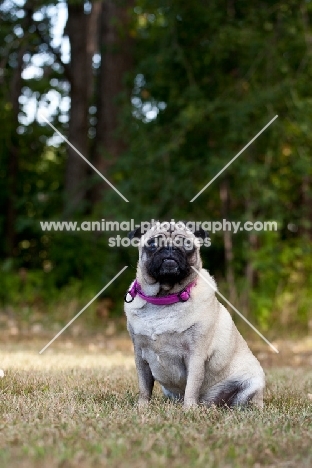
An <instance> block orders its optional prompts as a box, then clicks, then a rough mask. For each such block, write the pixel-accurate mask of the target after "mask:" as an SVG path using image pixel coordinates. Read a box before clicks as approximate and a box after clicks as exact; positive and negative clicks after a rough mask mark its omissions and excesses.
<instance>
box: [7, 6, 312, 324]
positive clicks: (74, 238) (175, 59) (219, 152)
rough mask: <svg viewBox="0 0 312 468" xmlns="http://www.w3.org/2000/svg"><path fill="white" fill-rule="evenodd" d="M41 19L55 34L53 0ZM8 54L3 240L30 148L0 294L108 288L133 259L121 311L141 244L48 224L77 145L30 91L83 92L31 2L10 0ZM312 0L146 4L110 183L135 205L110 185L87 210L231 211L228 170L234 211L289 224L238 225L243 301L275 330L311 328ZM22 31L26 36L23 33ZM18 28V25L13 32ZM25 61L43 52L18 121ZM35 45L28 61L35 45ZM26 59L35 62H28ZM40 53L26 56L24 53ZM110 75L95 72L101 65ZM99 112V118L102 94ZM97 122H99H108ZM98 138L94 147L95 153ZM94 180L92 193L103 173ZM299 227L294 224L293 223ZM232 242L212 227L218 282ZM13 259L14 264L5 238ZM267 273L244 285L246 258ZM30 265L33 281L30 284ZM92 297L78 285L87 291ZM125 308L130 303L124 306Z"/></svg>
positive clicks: (120, 214)
mask: <svg viewBox="0 0 312 468" xmlns="http://www.w3.org/2000/svg"><path fill="white" fill-rule="evenodd" d="M36 5H37V6H36V8H37V11H38V12H40V14H41V15H42V21H41V22H40V27H41V30H42V33H43V34H44V35H45V37H48V38H49V40H50V41H51V24H52V18H51V15H50V14H49V7H51V6H53V5H54V2H38V4H36ZM1 11H2V13H3V15H4V19H5V22H4V27H3V28H1V31H0V39H1V44H4V45H3V46H2V47H1V51H0V52H1V56H2V57H4V63H5V67H4V68H3V75H2V76H3V86H1V87H0V104H1V108H2V109H3V112H2V113H1V115H0V125H1V132H0V139H1V150H0V163H1V169H0V181H1V184H0V195H1V197H0V208H1V209H0V232H1V234H2V236H5V231H6V219H7V218H6V214H5V212H6V205H7V201H8V199H9V197H10V185H9V175H8V168H9V160H10V145H11V143H12V141H14V142H15V145H16V147H17V148H18V155H19V156H18V159H19V173H18V181H19V182H18V187H17V198H16V207H15V208H16V211H17V218H16V226H15V228H16V232H17V243H16V247H15V251H14V259H13V260H12V262H13V263H12V267H11V269H10V271H9V272H4V273H3V275H2V278H1V279H0V281H1V286H2V291H1V300H2V302H3V303H8V302H11V303H14V304H16V305H17V304H18V303H20V302H21V301H23V300H25V301H27V302H29V301H30V302H31V301H32V300H33V299H34V298H35V297H37V296H38V295H39V296H40V297H41V298H42V300H43V301H49V299H51V297H55V295H57V294H58V291H59V290H62V289H64V290H67V289H66V288H67V287H69V285H70V284H76V285H78V286H77V294H80V295H81V294H82V292H81V291H82V290H81V289H79V288H80V285H81V288H83V286H82V285H85V287H86V289H87V290H88V291H90V294H91V291H92V292H94V293H96V292H97V291H98V290H100V289H101V287H103V285H104V284H106V283H107V282H108V281H109V280H110V279H111V278H112V277H113V276H114V275H115V274H116V273H117V272H118V271H119V270H120V269H121V268H122V267H123V266H124V265H125V264H128V265H131V266H130V267H129V269H128V270H127V273H126V274H125V275H124V276H123V279H122V280H121V281H120V282H118V284H117V283H116V284H114V287H113V288H112V289H110V290H109V291H107V294H108V295H112V296H113V297H114V298H115V299H116V303H118V304H119V306H120V309H121V300H122V296H123V292H124V290H125V289H126V287H127V286H128V283H129V282H130V280H131V277H132V276H134V274H135V273H134V270H135V264H136V252H135V250H134V249H117V248H115V249H112V248H109V247H108V245H107V238H106V237H105V236H102V235H101V236H97V235H95V233H80V234H79V233H44V234H43V233H42V232H41V230H40V227H39V221H40V220H47V219H50V220H56V219H65V218H64V213H63V196H64V192H63V189H64V173H65V166H66V147H65V146H64V145H63V144H60V145H55V146H53V145H52V144H51V140H49V137H51V136H52V132H51V129H50V128H49V127H47V126H46V125H39V124H38V123H36V121H34V122H30V121H27V120H25V115H23V108H24V107H23V105H22V104H21V103H23V100H24V102H25V100H26V101H27V99H32V98H34V99H35V102H36V103H38V102H39V101H40V100H43V101H44V100H47V93H48V91H49V90H51V89H53V90H54V91H55V92H56V93H58V94H57V95H58V96H60V97H64V96H70V90H69V86H68V82H67V77H66V73H65V70H64V68H62V66H60V64H58V63H57V60H56V58H55V56H54V55H53V54H52V53H51V52H50V51H49V47H48V46H47V44H44V43H43V42H42V40H41V39H40V38H39V37H38V34H36V31H35V30H34V28H33V27H32V26H33V25H31V24H27V22H25V18H23V17H22V16H21V14H22V13H21V12H23V11H24V9H23V6H21V7H18V6H16V5H15V7H14V8H13V9H11V10H8V9H7V8H5V6H2V7H1ZM311 21H312V4H310V3H308V2H305V3H303V2H299V1H298V0H293V1H290V2H289V1H287V2H286V1H274V2H272V1H268V0H265V1H261V2H258V1H257V2H247V1H245V0H244V1H243V0H240V1H237V2H225V1H221V2H220V1H216V0H213V1H208V0H207V1H203V2H197V3H194V2H193V3H192V2H186V1H185V0H174V1H172V2H170V3H169V4H168V2H164V1H162V0H153V1H150V0H148V1H146V0H137V2H136V5H135V8H134V10H133V22H132V26H131V27H132V28H133V31H132V36H133V38H134V42H135V48H134V57H133V63H134V66H133V69H132V70H131V71H130V73H129V76H127V77H125V78H126V79H127V80H128V82H132V83H133V90H132V100H131V103H129V97H128V96H126V95H122V96H120V101H121V102H123V113H122V115H121V118H120V127H119V128H118V129H116V135H122V136H123V138H124V139H126V140H127V142H128V145H127V149H126V150H125V151H124V153H123V154H122V155H121V156H120V157H119V159H118V160H117V162H116V163H115V164H114V165H113V166H112V167H111V169H110V173H109V174H108V177H109V180H110V181H111V182H112V183H114V184H115V185H116V186H117V187H118V189H119V190H120V191H121V192H122V193H123V194H124V195H125V196H126V197H127V198H128V199H129V200H130V204H126V203H124V201H123V200H121V198H120V197H118V195H117V194H116V193H115V192H114V191H111V190H107V191H106V192H105V195H104V197H103V201H102V203H98V204H97V205H93V204H92V203H91V202H90V198H88V200H85V202H84V203H85V204H84V205H83V207H82V211H83V212H82V213H80V214H79V215H78V214H77V216H76V218H75V220H77V221H78V222H79V221H81V220H83V219H86V218H87V219H91V220H99V219H101V218H103V217H104V218H105V219H114V220H119V221H121V220H129V219H130V218H134V219H135V220H136V221H140V220H150V219H152V218H154V219H171V218H174V219H192V220H212V221H213V220H219V219H221V218H222V217H223V207H222V202H221V199H220V183H221V182H222V181H223V180H225V179H226V180H227V182H228V186H229V197H230V204H229V208H228V213H227V217H228V218H229V219H230V220H241V221H246V220H251V221H254V220H261V221H263V220H275V221H277V223H278V226H279V229H278V232H277V233H274V232H271V233H255V234H256V236H257V241H256V242H255V243H254V244H252V243H251V241H250V237H249V234H248V233H246V232H244V233H239V234H236V235H233V238H232V240H233V255H234V261H233V265H232V266H233V269H234V275H235V278H236V289H237V297H239V296H240V293H241V291H243V290H244V289H245V290H248V291H249V292H248V294H249V296H250V311H251V313H252V314H254V317H253V318H255V319H256V320H257V321H258V323H259V324H260V325H261V326H262V327H263V328H268V327H271V326H272V323H282V324H285V326H287V324H294V323H298V322H300V323H302V324H304V326H306V325H307V323H308V313H309V307H310V306H309V304H310V301H311V293H310V291H311V282H312V276H311V239H312V211H311V206H312V192H311V180H312V166H311V146H312V139H311V132H310V128H311V124H312V117H311V116H312V100H311V96H310V82H311V75H312V62H311V53H312V49H311V43H310V39H309V37H310V35H311ZM18 27H20V28H22V33H21V32H20V30H19V29H18ZM12 31H13V32H12ZM23 45H25V47H26V52H25V57H26V58H25V57H24V61H25V62H26V61H27V60H28V61H30V60H31V57H33V56H34V54H38V53H44V54H46V55H45V57H46V60H45V62H42V76H41V77H40V78H39V79H38V78H33V79H28V80H25V79H24V80H23V86H22V95H21V97H20V114H19V117H18V118H19V122H18V128H16V122H15V121H14V116H13V113H12V104H11V97H10V83H11V81H12V79H13V77H14V74H15V72H16V60H17V54H18V50H19V48H20V47H21V46H23ZM27 54H28V55H27ZM27 57H28V59H27ZM26 59H27V60H26ZM93 71H94V75H95V76H97V68H96V67H94V70H93ZM93 100H95V102H94V104H95V106H93V110H92V112H91V111H90V116H89V117H90V122H91V120H92V119H93V120H92V121H93V123H92V125H91V123H90V127H91V126H93V127H92V128H93V130H94V120H96V118H97V114H96V112H97V110H96V97H95V98H94V97H93ZM275 114H278V115H279V118H278V120H277V121H275V122H274V124H273V125H272V126H271V127H269V129H267V130H266V132H265V133H263V134H262V135H261V136H260V137H259V138H258V139H257V140H256V141H255V142H254V143H253V144H252V146H250V147H249V148H248V149H246V151H245V152H244V153H243V154H242V155H241V156H240V157H239V159H238V160H237V161H235V162H234V163H233V164H232V165H231V166H230V167H229V168H228V169H227V171H226V173H224V174H222V175H221V176H220V177H219V178H218V179H217V180H216V181H215V182H214V183H213V184H212V185H211V186H209V187H208V189H206V190H205V191H204V192H203V193H202V194H201V195H200V197H198V199H196V200H195V201H194V202H193V203H190V200H191V199H192V198H193V197H194V196H195V195H196V194H197V192H198V191H199V190H201V189H202V188H203V187H204V186H205V185H206V184H207V183H208V182H209V180H211V178H212V177H214V176H215V175H216V174H217V173H218V172H219V171H220V170H221V169H222V168H223V167H224V166H225V164H226V163H228V162H229V161H230V160H231V158H233V157H234V156H235V155H236V154H237V153H238V151H239V150H240V149H242V148H243V147H244V146H245V145H246V143H247V142H249V141H250V139H251V138H253V137H254V136H255V135H256V134H257V133H258V132H259V131H260V130H261V128H262V127H263V126H264V125H265V124H266V123H268V121H269V120H270V119H271V118H272V117H273V116H274V115H275ZM51 119H52V120H53V123H54V124H55V125H56V126H57V127H58V128H59V129H60V130H61V131H62V132H65V133H66V131H67V126H68V125H67V111H62V110H61V108H58V109H57V111H56V112H55V113H54V115H52V116H51ZM98 131H99V130H98ZM92 144H93V143H92V139H90V147H92ZM94 180H95V179H94V177H93V175H90V177H89V181H88V183H89V184H90V187H92V184H93V183H94ZM84 207H86V208H85V209H84ZM289 226H294V227H295V229H296V231H294V230H292V231H291V230H290V228H289ZM223 244H224V239H223V237H222V235H221V234H216V235H214V236H212V247H211V248H210V249H208V250H206V251H204V252H203V257H204V264H205V266H207V267H208V268H209V269H210V271H211V273H212V274H214V275H216V276H217V277H218V279H220V280H221V281H222V280H224V271H225V269H226V267H227V263H226V261H225V258H224V247H223ZM0 256H1V257H0V258H1V261H2V264H3V265H4V266H3V268H4V269H5V268H6V265H8V262H10V261H11V259H10V258H8V257H9V255H8V253H7V248H6V245H5V243H3V245H2V246H1V248H0ZM247 265H251V266H252V267H253V269H254V271H255V282H254V284H252V285H250V284H249V285H248V284H246V281H245V279H244V276H245V270H246V266H247ZM21 268H24V269H27V282H26V283H27V285H26V283H23V282H22V280H21V278H20V273H18V271H20V269H21ZM78 291H80V292H78ZM119 306H118V307H119Z"/></svg>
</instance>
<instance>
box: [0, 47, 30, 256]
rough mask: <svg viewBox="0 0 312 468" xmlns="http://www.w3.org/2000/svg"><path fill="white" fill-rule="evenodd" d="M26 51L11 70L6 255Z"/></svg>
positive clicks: (10, 246)
mask: <svg viewBox="0 0 312 468" xmlns="http://www.w3.org/2000/svg"><path fill="white" fill-rule="evenodd" d="M25 52H26V49H25V47H24V46H22V47H21V48H20V49H19V51H18V56H17V66H16V68H15V70H14V72H13V78H12V83H11V92H10V100H11V104H12V129H13V133H12V135H11V139H10V142H9V148H8V155H9V164H8V191H9V196H8V199H7V210H6V230H5V231H6V232H5V246H6V252H7V254H8V256H13V255H14V253H15V252H14V248H15V246H16V226H15V225H16V201H17V181H18V154H19V143H18V135H17V133H16V129H17V127H18V113H19V101H18V100H19V97H20V95H21V92H22V71H23V57H24V54H25Z"/></svg>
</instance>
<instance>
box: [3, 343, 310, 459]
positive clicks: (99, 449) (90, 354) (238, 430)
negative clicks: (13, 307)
mask: <svg viewBox="0 0 312 468" xmlns="http://www.w3.org/2000/svg"><path fill="white" fill-rule="evenodd" d="M43 344H44V343H38V344H33V343H31V342H30V343H28V344H27V343H24V344H18V343H16V344H7V345H6V347H5V348H4V347H3V348H2V349H1V348H0V367H1V368H2V369H4V371H5V377H4V378H2V379H0V466H1V467H3V468H5V467H14V468H15V467H21V468H28V467H29V468H30V467H31V468H37V467H38V468H39V467H40V468H42V467H43V468H45V467H49V468H54V467H60V468H67V467H68V468H76V467H77V468H78V467H79V468H85V467H102V466H103V467H106V466H108V467H113V468H114V467H116V468H117V467H118V468H123V467H129V466H130V467H138V468H145V467H149V468H150V467H165V466H166V467H167V466H170V467H171V468H176V467H184V466H186V467H190V466H192V467H193V466H194V467H205V468H206V467H222V468H226V467H238V468H241V467H243V468H245V467H253V468H259V467H262V466H266V467H287V468H288V467H311V466H312V401H311V400H310V399H309V397H308V394H311V393H312V368H311V366H309V367H300V368H292V367H287V366H284V367H281V368H277V367H273V368H269V369H267V371H266V373H267V391H266V397H265V409H264V410H263V411H259V410H245V411H241V410H221V409H216V408H205V407H199V408H196V409H194V410H190V411H189V412H187V413H184V412H183V410H182V408H181V406H180V404H173V403H168V402H167V401H165V400H164V399H163V397H162V396H161V393H160V391H159V388H158V387H157V388H156V393H155V396H154V398H153V401H152V404H151V406H150V407H149V408H148V409H147V410H144V411H143V412H138V409H137V404H136V402H137V382H136V372H135V368H134V364H133V357H132V354H131V352H126V351H124V352H118V351H113V352H109V351H103V350H99V349H94V350H93V351H90V349H89V348H86V347H85V346H83V345H81V346H73V347H72V348H70V349H68V348H66V347H64V346H63V348H62V344H61V343H59V344H58V345H54V346H52V347H51V348H49V349H48V350H47V351H46V352H45V353H44V354H43V355H42V356H39V355H38V350H40V349H41V347H42V345H43ZM63 345H64V343H63ZM91 349H92V348H91Z"/></svg>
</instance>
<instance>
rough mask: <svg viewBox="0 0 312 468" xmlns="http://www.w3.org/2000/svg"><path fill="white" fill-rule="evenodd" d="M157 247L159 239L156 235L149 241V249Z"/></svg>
mask: <svg viewBox="0 0 312 468" xmlns="http://www.w3.org/2000/svg"><path fill="white" fill-rule="evenodd" d="M157 247H158V242H157V239H156V238H155V237H154V238H153V239H149V241H148V242H147V248H148V250H156V249H157Z"/></svg>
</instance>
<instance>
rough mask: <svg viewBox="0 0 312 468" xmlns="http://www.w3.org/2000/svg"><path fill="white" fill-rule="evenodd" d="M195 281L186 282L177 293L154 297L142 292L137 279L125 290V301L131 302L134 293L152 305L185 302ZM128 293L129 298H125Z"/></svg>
mask: <svg viewBox="0 0 312 468" xmlns="http://www.w3.org/2000/svg"><path fill="white" fill-rule="evenodd" d="M195 284H196V281H193V282H192V283H190V284H188V285H187V286H186V287H185V288H184V289H182V291H180V292H179V293H177V294H168V296H163V297H156V296H146V294H144V293H143V292H142V289H141V286H140V284H139V283H138V282H137V280H135V281H134V283H133V285H132V287H131V288H130V289H129V291H127V293H126V295H125V302H127V303H129V302H132V301H133V300H134V298H135V296H136V295H138V296H140V297H141V298H142V299H144V300H145V301H146V302H150V303H151V304H154V305H169V304H175V303H176V302H186V301H188V300H189V298H190V296H191V289H192V287H193V286H195ZM128 294H130V296H131V300H130V301H128V300H127V296H128Z"/></svg>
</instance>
